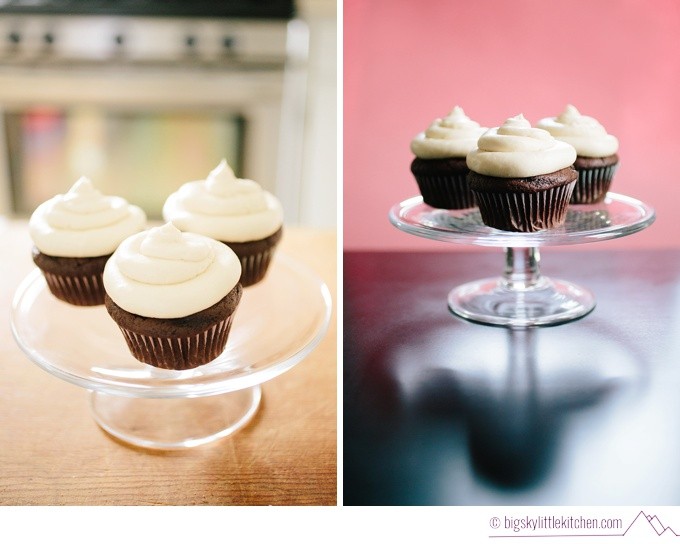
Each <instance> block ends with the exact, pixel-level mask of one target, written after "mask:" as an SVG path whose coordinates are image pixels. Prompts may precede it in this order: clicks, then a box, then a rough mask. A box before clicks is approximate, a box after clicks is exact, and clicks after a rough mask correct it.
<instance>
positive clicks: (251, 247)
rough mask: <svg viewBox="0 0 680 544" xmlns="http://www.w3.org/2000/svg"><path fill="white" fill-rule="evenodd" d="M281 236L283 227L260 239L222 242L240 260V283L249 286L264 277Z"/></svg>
mask: <svg viewBox="0 0 680 544" xmlns="http://www.w3.org/2000/svg"><path fill="white" fill-rule="evenodd" d="M282 236H283V227H281V228H280V229H279V230H277V231H276V232H275V233H273V234H270V235H269V236H267V237H266V238H263V239H261V240H253V241H252V242H224V241H223V242H222V243H223V244H226V245H227V246H228V247H230V248H231V250H232V251H233V252H234V253H236V256H237V257H238V259H239V261H241V279H240V280H239V281H240V282H241V285H242V286H243V287H249V286H251V285H254V284H256V283H258V282H260V281H262V280H263V279H264V277H265V276H266V275H267V270H268V269H269V265H270V264H271V262H272V258H273V257H274V252H275V251H276V247H277V246H278V245H279V242H280V241H281V238H282Z"/></svg>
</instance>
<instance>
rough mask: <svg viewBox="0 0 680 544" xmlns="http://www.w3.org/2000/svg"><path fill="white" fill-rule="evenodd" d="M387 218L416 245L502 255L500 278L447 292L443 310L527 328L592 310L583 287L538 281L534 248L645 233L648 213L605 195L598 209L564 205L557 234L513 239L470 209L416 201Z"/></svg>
mask: <svg viewBox="0 0 680 544" xmlns="http://www.w3.org/2000/svg"><path fill="white" fill-rule="evenodd" d="M389 219H390V222H391V223H392V224H393V225H394V226H395V227H397V228H398V229H400V230H402V231H404V232H406V233H408V234H412V235H415V236H419V237H422V238H429V239H432V240H439V241H442V242H451V243H460V244H468V245H478V246H487V247H500V248H503V249H504V252H505V267H504V270H503V273H502V274H501V275H500V276H499V277H494V278H486V279H480V280H477V281H473V282H471V283H467V284H464V285H460V286H458V287H456V288H454V289H453V290H452V291H451V292H450V293H449V296H448V306H449V308H450V310H451V311H452V312H453V313H454V314H455V315H457V316H459V317H462V318H464V319H467V320H469V321H473V322H477V323H483V324H487V325H499V326H505V327H530V326H541V325H543V326H546V325H558V324H560V323H565V322H568V321H572V320H574V319H578V318H580V317H583V316H585V315H587V314H588V313H589V312H591V311H592V310H593V308H594V307H595V297H594V295H593V294H592V293H591V292H590V291H589V290H588V289H587V288H585V287H582V286H579V285H575V284H573V283H570V282H568V281H564V280H560V279H550V278H547V277H545V276H543V275H542V274H541V271H540V253H539V248H540V247H542V246H558V245H570V244H583V243H588V242H598V241H603V240H611V239H614V238H619V237H622V236H628V235H631V234H634V233H636V232H639V231H641V230H643V229H645V228H647V227H648V226H650V225H651V224H652V223H653V222H654V219H655V213H654V210H653V209H652V208H651V207H650V206H648V205H647V204H645V203H643V202H641V201H639V200H636V199H634V198H631V197H628V196H625V195H620V194H616V193H611V192H610V193H608V194H607V197H606V198H605V199H604V201H603V202H600V203H598V204H589V205H571V206H570V207H569V209H568V212H567V218H566V221H565V223H564V224H563V225H562V226H561V227H559V228H556V229H550V230H544V231H540V232H534V233H517V232H506V231H501V230H497V229H492V228H490V227H487V226H486V225H485V224H484V223H483V222H482V219H481V215H480V214H479V210H478V209H476V208H469V209H466V210H442V209H436V208H431V207H430V206H428V205H426V204H423V201H422V197H419V196H418V197H413V198H410V199H408V200H405V201H403V202H400V203H399V204H396V205H395V206H393V207H392V209H391V210H390V212H389Z"/></svg>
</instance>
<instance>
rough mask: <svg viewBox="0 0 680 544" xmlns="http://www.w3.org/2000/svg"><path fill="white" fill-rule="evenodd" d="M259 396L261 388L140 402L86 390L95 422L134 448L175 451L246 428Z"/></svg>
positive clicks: (255, 409)
mask: <svg viewBox="0 0 680 544" xmlns="http://www.w3.org/2000/svg"><path fill="white" fill-rule="evenodd" d="M261 398H262V390H261V388H260V386H255V387H251V388H248V389H242V390H239V391H234V392H230V393H223V394H220V395H212V396H207V397H181V398H138V397H126V396H118V395H110V394H107V393H101V392H98V391H92V392H90V408H91V411H92V414H93V417H94V419H95V421H96V422H97V424H98V425H99V426H100V427H101V428H102V429H104V430H105V431H106V432H107V433H109V434H110V435H112V436H114V437H116V438H118V439H119V440H121V441H123V442H126V443H128V444H132V445H134V446H138V447H142V448H150V449H159V450H179V449H186V448H192V447H195V446H201V445H203V444H207V443H209V442H213V441H215V440H219V439H220V438H224V437H225V436H228V435H230V434H232V433H234V432H236V431H237V430H239V429H241V428H242V427H243V426H245V425H246V424H247V423H248V422H249V421H250V420H251V419H252V418H253V416H254V415H255V413H256V412H257V409H258V407H259V405H260V400H261Z"/></svg>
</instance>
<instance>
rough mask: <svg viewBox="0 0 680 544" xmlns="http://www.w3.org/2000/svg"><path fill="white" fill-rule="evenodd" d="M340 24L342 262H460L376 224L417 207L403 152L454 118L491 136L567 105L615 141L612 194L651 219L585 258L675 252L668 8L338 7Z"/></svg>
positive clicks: (676, 100) (384, 3)
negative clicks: (410, 257)
mask: <svg viewBox="0 0 680 544" xmlns="http://www.w3.org/2000/svg"><path fill="white" fill-rule="evenodd" d="M343 24H344V53H343V57H344V58H343V62H344V127H343V130H344V144H343V147H344V149H343V153H344V163H343V170H344V175H343V183H344V247H345V249H348V250H372V249H412V250H419V249H422V250H425V249H430V250H436V249H441V250H448V249H451V248H465V246H458V245H457V244H446V243H442V242H433V241H430V240H425V239H422V238H417V237H414V236H410V235H407V234H405V233H403V232H401V231H399V230H397V229H396V228H394V227H393V226H392V225H391V224H390V223H389V222H388V220H387V212H388V210H389V208H390V207H391V206H392V205H393V204H394V203H397V202H399V201H401V200H404V199H405V198H408V197H410V196H414V195H417V194H418V189H417V186H416V184H415V181H414V180H413V178H412V176H411V173H410V171H409V164H410V162H411V160H412V158H413V157H412V155H411V153H410V151H409V142H410V140H411V138H412V137H413V136H414V135H415V134H416V133H418V132H420V131H421V130H423V129H425V128H426V127H427V125H428V124H429V123H430V122H431V121H432V120H433V119H435V118H436V117H440V116H442V115H445V114H446V113H448V111H449V110H450V109H451V108H452V107H453V106H454V105H456V104H458V105H460V106H462V107H463V109H464V110H465V112H466V113H467V114H468V115H469V116H470V117H472V118H473V119H475V120H476V121H478V122H480V123H481V124H483V125H485V126H489V127H491V126H498V125H499V124H500V123H502V122H503V121H504V120H505V119H506V118H507V117H510V116H513V115H516V114H518V113H523V114H524V116H525V117H526V118H527V119H529V121H531V122H532V123H535V122H536V121H538V119H540V118H541V117H546V116H551V115H556V114H558V113H560V111H561V109H562V108H563V107H564V105H565V104H567V103H572V104H574V105H575V106H576V107H577V108H578V109H579V110H580V111H581V113H583V114H586V115H591V116H593V117H595V118H597V119H598V120H599V121H600V122H601V123H602V124H603V125H604V126H605V127H606V128H607V130H608V132H610V133H611V134H614V135H616V136H617V137H618V138H619V142H620V150H619V155H620V157H621V162H620V166H619V170H618V172H617V174H616V177H615V179H614V185H613V187H612V190H613V191H615V192H618V193H623V194H627V195H630V196H633V197H635V198H638V199H641V200H643V201H645V202H647V203H649V204H651V205H652V206H653V207H654V208H655V209H656V212H657V220H656V222H655V224H654V225H652V226H651V227H650V228H648V229H647V230H645V231H643V232H640V233H638V234H635V235H632V236H629V237H626V238H622V239H618V240H612V241H607V242H601V243H596V244H587V245H586V246H588V249H598V248H605V247H606V248H607V249H614V248H642V247H659V248H661V247H671V246H675V247H680V237H679V236H678V234H679V233H680V199H679V198H678V197H679V196H680V189H679V188H678V186H679V185H680V173H679V166H680V3H678V2H677V1H676V0H653V1H642V0H562V1H553V2H548V1H540V0H471V1H469V2H463V1H452V0H422V1H418V0H344V23H343ZM586 246H577V247H579V248H580V247H583V248H586ZM595 246H597V247H595Z"/></svg>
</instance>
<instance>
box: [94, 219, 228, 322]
mask: <svg viewBox="0 0 680 544" xmlns="http://www.w3.org/2000/svg"><path fill="white" fill-rule="evenodd" d="M240 276H241V263H240V262H239V260H238V257H236V255H235V254H234V252H233V251H232V250H231V249H229V248H228V247H227V246H226V245H225V244H223V243H221V242H218V241H216V240H213V239H211V238H208V237H206V236H202V235H200V234H194V233H189V232H181V231H180V230H179V229H177V228H176V227H175V226H174V225H173V224H172V223H166V224H165V225H163V226H162V227H156V228H152V229H149V230H147V231H144V232H140V233H138V234H135V235H133V236H131V237H129V238H127V239H126V240H125V241H123V243H121V244H120V246H119V247H118V249H117V250H116V251H115V253H114V254H113V255H112V256H111V258H110V259H109V260H108V262H107V263H106V267H105V268H104V288H105V289H106V293H107V294H108V295H109V297H111V300H113V302H115V303H116V304H117V305H118V306H120V307H121V308H123V309H124V310H127V311H128V312H130V313H133V314H137V315H141V316H144V317H154V318H177V317H185V316H187V315H191V314H195V313H197V312H200V311H201V310H205V309H206V308H209V307H210V306H212V305H213V304H216V303H217V302H219V301H220V300H221V299H222V298H224V297H225V296H226V295H227V293H229V291H231V290H232V289H233V288H234V287H235V286H236V284H237V283H238V281H239V277H240Z"/></svg>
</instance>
